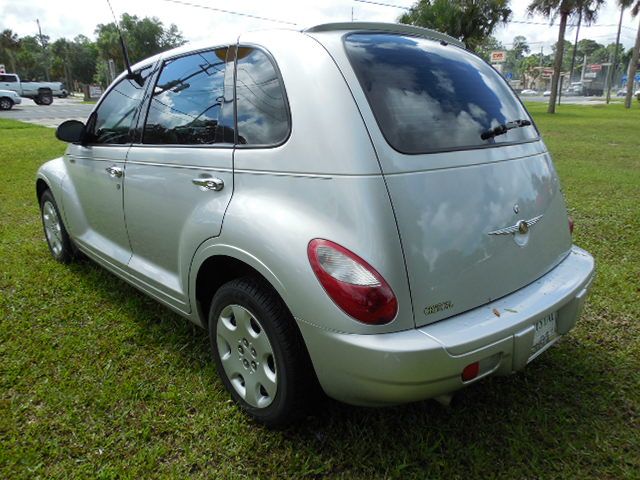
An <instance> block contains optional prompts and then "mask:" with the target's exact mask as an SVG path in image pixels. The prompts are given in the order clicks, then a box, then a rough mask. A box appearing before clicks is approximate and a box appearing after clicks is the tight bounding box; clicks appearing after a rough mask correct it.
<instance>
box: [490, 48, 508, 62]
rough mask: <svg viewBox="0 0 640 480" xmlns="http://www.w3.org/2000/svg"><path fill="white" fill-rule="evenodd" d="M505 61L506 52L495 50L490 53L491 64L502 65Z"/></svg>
mask: <svg viewBox="0 0 640 480" xmlns="http://www.w3.org/2000/svg"><path fill="white" fill-rule="evenodd" d="M506 60H507V52H505V51H504V50H495V51H493V52H491V63H504V62H505V61H506Z"/></svg>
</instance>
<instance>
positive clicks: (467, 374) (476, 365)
mask: <svg viewBox="0 0 640 480" xmlns="http://www.w3.org/2000/svg"><path fill="white" fill-rule="evenodd" d="M478 372H480V362H473V363H471V364H469V365H467V366H466V367H464V370H462V381H463V382H468V381H469V380H473V379H474V378H476V377H477V376H478Z"/></svg>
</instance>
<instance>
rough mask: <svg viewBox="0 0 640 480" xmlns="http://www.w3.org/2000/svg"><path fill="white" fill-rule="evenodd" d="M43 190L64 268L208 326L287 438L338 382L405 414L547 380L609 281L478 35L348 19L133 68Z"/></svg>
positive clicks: (68, 126)
mask: <svg viewBox="0 0 640 480" xmlns="http://www.w3.org/2000/svg"><path fill="white" fill-rule="evenodd" d="M57 136H58V138H59V139H61V140H64V141H66V142H69V146H68V148H67V151H66V153H65V154H64V156H62V157H61V158H57V159H55V160H51V161H49V162H47V163H45V164H44V165H43V166H42V167H41V168H40V170H39V172H38V174H37V180H36V192H37V198H38V201H39V204H40V207H41V212H42V221H43V225H44V232H45V235H46V239H47V242H48V245H49V248H50V250H51V253H52V255H53V257H54V258H55V259H56V260H58V261H60V262H69V261H71V260H72V259H73V258H74V257H76V255H77V254H78V253H80V252H81V253H82V254H84V255H85V256H87V257H89V258H90V259H92V260H94V261H95V262H97V263H99V264H100V265H102V266H104V267H105V268H107V269H108V270H109V271H111V272H112V273H114V274H115V275H117V276H118V277H120V278H122V279H124V280H126V281H127V282H129V283H131V284H132V285H134V286H135V287H137V288H138V289H140V290H142V291H143V292H145V293H146V294H148V295H150V296H151V297H153V298H155V299H156V300H158V301H159V302H161V303H162V304H164V305H166V306H167V307H169V308H171V309H172V310H174V311H175V312H177V313H179V314H180V315H182V316H184V317H186V318H187V319H189V320H191V321H192V322H194V323H196V324H198V325H200V326H202V327H203V328H205V329H207V330H208V332H209V337H210V342H211V350H212V353H213V359H214V361H215V364H216V366H217V371H218V373H219V375H220V378H221V380H222V382H223V383H224V385H225V387H226V388H227V389H228V391H229V393H230V395H231V396H232V397H233V399H234V400H235V401H236V402H237V403H238V404H239V405H240V406H241V407H242V408H243V409H244V410H245V411H246V412H247V413H248V414H249V415H250V416H252V417H253V418H255V419H257V420H258V421H260V422H262V423H265V424H267V425H271V426H275V425H282V424H283V423H286V422H289V421H291V420H292V419H295V418H296V416H297V415H299V414H300V413H301V412H303V411H304V410H305V407H307V406H308V405H309V402H308V401H309V397H310V396H312V395H313V393H312V392H314V391H316V390H315V389H314V387H317V386H320V387H321V388H322V390H323V391H324V392H325V393H326V394H327V395H329V396H330V397H333V398H335V399H338V400H340V401H343V402H347V403H350V404H355V405H368V406H383V405H393V404H399V403H403V402H411V401H417V400H421V399H427V398H437V399H440V400H441V401H444V400H446V399H447V398H450V395H451V394H452V393H453V392H455V391H456V390H458V389H460V388H462V387H464V386H466V385H470V384H472V383H474V382H477V381H479V380H480V379H482V378H484V377H487V376H489V375H494V374H495V375H505V374H510V373H513V372H516V371H519V370H522V369H523V368H525V366H526V365H527V364H528V363H529V362H531V361H532V360H534V359H535V358H536V357H537V356H539V355H540V354H541V353H542V352H544V351H545V350H546V349H547V348H548V347H549V346H551V345H552V344H554V342H556V340H557V339H558V338H560V337H561V336H562V335H564V334H566V333H567V332H568V331H569V330H570V329H571V328H572V327H573V326H574V325H575V323H576V319H577V318H578V316H579V314H580V312H581V310H582V308H583V305H584V302H585V298H586V296H587V292H588V290H589V287H590V285H591V282H592V279H593V275H594V261H593V258H592V257H591V256H590V255H589V254H588V253H587V252H585V251H584V250H581V249H580V248H578V247H576V246H573V245H572V241H571V230H572V228H573V225H572V223H571V221H570V219H569V217H568V216H567V211H566V208H565V203H564V200H563V196H562V193H561V189H560V184H559V180H558V176H557V174H556V171H555V169H554V166H553V163H552V161H551V157H550V156H549V153H548V151H547V148H546V147H545V144H544V143H543V141H542V139H541V138H540V134H539V132H538V130H537V128H536V126H535V124H534V122H533V120H532V119H531V117H530V116H529V114H528V113H527V111H526V110H525V108H524V107H523V106H522V104H521V103H520V102H519V100H518V99H517V98H516V96H515V95H514V93H513V92H512V90H511V89H510V88H509V86H508V85H507V84H506V83H505V81H504V80H503V79H502V78H501V76H500V75H499V74H498V73H497V72H496V71H495V70H493V69H492V68H491V67H490V66H489V65H488V64H486V63H485V62H484V61H482V60H481V59H480V58H478V57H477V56H475V55H474V54H473V53H471V52H469V51H467V50H466V49H465V48H464V45H463V44H462V43H460V42H459V41H458V40H456V39H454V38H451V37H448V36H446V35H443V34H441V33H438V32H434V31H430V30H426V29H422V28H417V27H411V26H403V25H391V24H373V23H345V24H326V25H319V26H315V27H312V28H308V29H306V30H302V31H297V30H296V31H294V30H275V31H259V32H251V33H246V34H242V35H240V36H239V37H230V38H220V39H216V40H212V41H211V42H209V43H208V44H207V45H202V46H198V47H196V46H185V47H180V48H178V49H176V50H172V51H169V52H166V53H163V54H160V55H158V56H155V57H153V58H150V59H148V60H145V61H142V62H140V63H138V64H137V65H134V67H133V68H132V71H131V73H123V74H122V75H120V77H119V78H117V79H116V80H115V82H114V83H113V84H112V85H111V86H110V88H109V89H108V90H107V91H106V92H105V94H104V95H103V97H102V98H101V100H100V102H99V103H98V104H97V105H96V107H95V109H94V110H93V112H92V113H91V115H90V116H89V118H88V119H87V122H86V124H85V123H82V122H78V121H68V122H65V123H63V124H62V125H60V127H59V128H58V130H57Z"/></svg>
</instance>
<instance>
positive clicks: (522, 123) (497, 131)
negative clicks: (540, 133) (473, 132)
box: [480, 120, 531, 140]
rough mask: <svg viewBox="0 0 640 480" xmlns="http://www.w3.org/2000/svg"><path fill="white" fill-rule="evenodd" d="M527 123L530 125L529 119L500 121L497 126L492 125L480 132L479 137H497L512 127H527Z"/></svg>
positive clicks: (485, 138) (486, 138)
mask: <svg viewBox="0 0 640 480" xmlns="http://www.w3.org/2000/svg"><path fill="white" fill-rule="evenodd" d="M529 125H531V121H529V120H514V121H512V122H507V123H502V124H500V125H498V126H497V127H493V128H490V129H489V130H485V131H484V132H482V133H481V134H480V138H481V139H482V140H489V139H490V138H493V137H497V136H498V135H504V134H505V133H507V132H508V131H509V130H512V129H514V128H520V127H528V126H529Z"/></svg>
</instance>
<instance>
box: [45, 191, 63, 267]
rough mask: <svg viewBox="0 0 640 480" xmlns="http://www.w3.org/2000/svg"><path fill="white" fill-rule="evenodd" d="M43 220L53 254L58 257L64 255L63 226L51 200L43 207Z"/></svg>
mask: <svg viewBox="0 0 640 480" xmlns="http://www.w3.org/2000/svg"><path fill="white" fill-rule="evenodd" d="M42 220H43V223H44V232H45V235H46V236H47V242H48V243H49V246H50V247H51V251H52V252H53V254H54V255H55V256H56V257H58V256H60V254H61V253H62V248H63V243H62V225H61V224H60V219H59V218H58V213H57V211H56V208H55V207H54V206H53V203H51V202H50V201H49V200H46V201H45V202H44V204H43V205H42Z"/></svg>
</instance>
